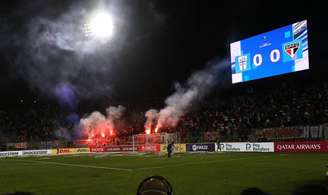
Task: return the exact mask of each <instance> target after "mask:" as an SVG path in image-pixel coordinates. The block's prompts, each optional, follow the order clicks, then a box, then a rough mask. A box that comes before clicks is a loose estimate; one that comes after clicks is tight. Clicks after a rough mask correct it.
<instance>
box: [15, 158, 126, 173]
mask: <svg viewBox="0 0 328 195" xmlns="http://www.w3.org/2000/svg"><path fill="white" fill-rule="evenodd" d="M17 161H22V162H32V163H40V164H49V165H62V166H71V167H80V168H92V169H105V170H115V171H132V169H125V168H116V167H102V166H94V165H83V164H70V163H59V162H50V161H35V160H17Z"/></svg>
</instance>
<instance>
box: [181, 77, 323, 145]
mask: <svg viewBox="0 0 328 195" xmlns="http://www.w3.org/2000/svg"><path fill="white" fill-rule="evenodd" d="M327 98H328V85H327V83H322V84H319V85H313V86H308V87H304V88H303V87H302V88H291V87H289V86H287V85H282V87H281V88H278V89H274V90H272V89H271V90H261V91H254V90H249V91H248V92H247V94H243V95H240V96H235V97H229V96H221V97H220V96H219V97H215V98H214V99H212V100H210V101H205V102H206V103H203V104H202V105H201V107H200V108H199V109H197V110H196V111H192V112H190V113H188V114H187V115H186V116H185V117H184V118H183V119H182V121H181V122H180V123H179V126H178V130H179V131H180V132H182V133H184V134H189V133H190V132H191V133H192V134H193V135H194V136H195V137H199V136H200V135H201V134H202V133H203V132H207V131H216V132H219V133H220V136H221V137H222V136H228V137H229V138H231V137H233V136H235V137H239V138H244V139H247V136H248V135H249V134H250V132H251V130H252V129H263V128H271V127H287V126H297V125H320V124H323V123H326V122H328V101H327ZM186 131H187V132H186Z"/></svg>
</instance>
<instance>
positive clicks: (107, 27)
mask: <svg viewBox="0 0 328 195" xmlns="http://www.w3.org/2000/svg"><path fill="white" fill-rule="evenodd" d="M86 26H87V33H88V34H89V35H91V36H93V37H95V38H99V39H108V38H110V37H111V36H112V35H113V19H112V17H111V15H109V14H108V13H106V12H103V11H100V12H96V13H95V14H94V15H92V16H91V18H90V20H89V22H88V23H87V24H86Z"/></svg>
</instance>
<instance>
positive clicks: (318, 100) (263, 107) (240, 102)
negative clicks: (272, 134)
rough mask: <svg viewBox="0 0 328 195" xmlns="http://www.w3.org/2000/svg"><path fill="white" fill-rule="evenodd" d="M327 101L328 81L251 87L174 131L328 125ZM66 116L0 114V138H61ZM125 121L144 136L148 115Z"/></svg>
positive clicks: (199, 111)
mask: <svg viewBox="0 0 328 195" xmlns="http://www.w3.org/2000/svg"><path fill="white" fill-rule="evenodd" d="M327 98H328V84H327V83H321V84H318V85H311V86H307V87H290V86H288V85H282V86H281V87H279V88H276V89H267V90H266V89H261V90H255V89H253V90H252V89H251V90H248V91H247V93H244V94H239V95H227V94H219V95H215V96H214V97H213V96H212V97H211V98H208V99H206V101H202V102H203V103H201V104H199V105H195V106H193V109H192V110H190V112H188V113H187V114H186V115H185V116H183V117H182V118H181V120H180V121H179V124H178V126H177V127H175V128H172V129H169V131H178V132H180V134H181V137H182V138H185V139H189V141H197V137H201V136H202V135H204V132H216V134H215V135H220V137H221V138H222V137H229V138H231V137H239V138H245V139H246V137H247V136H248V135H249V134H250V133H251V131H252V130H253V129H263V128H272V127H288V126H296V125H320V124H323V123H326V122H328V101H327ZM63 118H65V116H64V115H63V114H62V113H61V112H60V109H58V110H54V109H53V108H51V107H50V106H43V107H40V108H34V109H30V110H29V111H26V112H23V113H19V112H17V111H12V112H10V111H1V110H0V137H1V139H4V138H7V139H8V140H10V141H14V142H23V141H34V140H43V141H47V140H54V139H58V136H57V135H56V131H57V130H58V129H60V127H62V126H63V123H62V121H63ZM123 120H124V123H125V124H121V126H122V129H124V131H122V135H124V136H126V135H131V134H133V133H138V132H143V125H144V122H145V117H144V112H142V111H131V110H129V113H128V116H127V118H125V119H123ZM64 127H65V126H64ZM72 128H73V126H72V125H70V124H66V127H65V128H64V129H68V130H69V129H72ZM193 138H195V139H196V140H192V139H193ZM190 139H191V140H190ZM0 141H1V140H0Z"/></svg>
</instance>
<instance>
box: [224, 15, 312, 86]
mask: <svg viewBox="0 0 328 195" xmlns="http://www.w3.org/2000/svg"><path fill="white" fill-rule="evenodd" d="M230 53H231V72H232V83H240V82H244V81H250V80H255V79H260V78H265V77H271V76H275V75H280V74H286V73H290V72H296V71H301V70H307V69H309V55H308V35H307V21H306V20H303V21H301V22H297V23H294V24H291V25H288V26H285V27H282V28H279V29H276V30H273V31H270V32H266V33H263V34H260V35H257V36H254V37H251V38H248V39H243V40H241V41H237V42H234V43H231V44H230Z"/></svg>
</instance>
